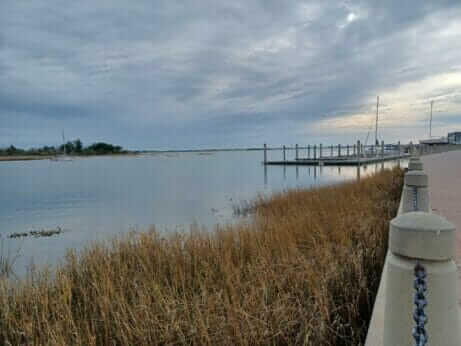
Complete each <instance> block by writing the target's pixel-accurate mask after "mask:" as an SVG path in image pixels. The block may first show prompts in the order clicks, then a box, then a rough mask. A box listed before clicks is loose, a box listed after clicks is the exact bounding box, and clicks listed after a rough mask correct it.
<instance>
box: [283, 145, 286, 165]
mask: <svg viewBox="0 0 461 346" xmlns="http://www.w3.org/2000/svg"><path fill="white" fill-rule="evenodd" d="M286 160H287V156H286V152H285V146H283V161H286Z"/></svg>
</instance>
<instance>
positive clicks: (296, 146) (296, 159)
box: [295, 144, 298, 160]
mask: <svg viewBox="0 0 461 346" xmlns="http://www.w3.org/2000/svg"><path fill="white" fill-rule="evenodd" d="M295 150H296V160H297V159H298V144H296V149H295Z"/></svg>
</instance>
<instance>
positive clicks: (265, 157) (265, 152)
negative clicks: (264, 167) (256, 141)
mask: <svg viewBox="0 0 461 346" xmlns="http://www.w3.org/2000/svg"><path fill="white" fill-rule="evenodd" d="M264 163H267V144H266V143H264Z"/></svg>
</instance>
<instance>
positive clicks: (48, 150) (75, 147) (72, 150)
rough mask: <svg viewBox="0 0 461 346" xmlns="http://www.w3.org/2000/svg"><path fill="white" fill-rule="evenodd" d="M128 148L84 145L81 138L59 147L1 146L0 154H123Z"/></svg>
mask: <svg viewBox="0 0 461 346" xmlns="http://www.w3.org/2000/svg"><path fill="white" fill-rule="evenodd" d="M126 152H127V151H126V150H123V148H122V147H121V146H119V145H112V144H109V143H104V142H98V143H93V144H91V145H89V146H86V147H85V146H84V145H83V143H82V141H81V140H80V139H76V140H74V141H69V142H67V143H64V144H62V145H60V146H58V147H55V146H47V145H45V146H43V147H40V148H30V149H21V148H16V147H15V146H14V145H11V146H9V147H8V148H0V156H17V155H58V154H64V153H65V154H67V155H104V154H121V153H126Z"/></svg>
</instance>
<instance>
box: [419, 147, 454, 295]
mask: <svg viewBox="0 0 461 346" xmlns="http://www.w3.org/2000/svg"><path fill="white" fill-rule="evenodd" d="M421 160H422V161H423V163H424V171H425V172H426V173H427V174H428V178H429V195H430V199H431V204H432V210H433V212H434V213H437V214H439V215H442V216H444V217H445V218H446V219H448V220H449V221H450V222H452V223H454V224H455V226H456V250H457V261H456V262H457V264H458V272H460V268H461V150H460V151H450V152H446V153H442V154H432V155H428V156H423V157H422V158H421ZM459 288H460V294H459V297H460V303H461V278H460V281H459Z"/></svg>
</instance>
